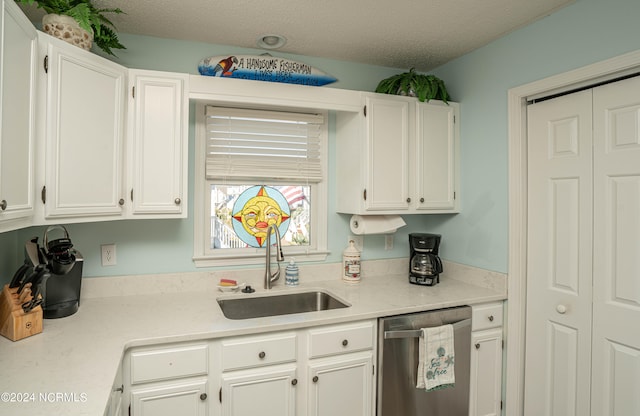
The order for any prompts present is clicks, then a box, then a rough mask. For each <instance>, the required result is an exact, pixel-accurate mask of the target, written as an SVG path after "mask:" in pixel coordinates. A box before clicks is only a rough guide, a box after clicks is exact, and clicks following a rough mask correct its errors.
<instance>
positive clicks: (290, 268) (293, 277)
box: [284, 259, 300, 286]
mask: <svg viewBox="0 0 640 416" xmlns="http://www.w3.org/2000/svg"><path fill="white" fill-rule="evenodd" d="M298 273H299V272H298V266H297V265H296V262H295V260H294V259H291V261H289V264H288V265H287V267H286V268H285V269H284V284H285V285H286V286H298V283H299V282H300V280H299V277H298Z"/></svg>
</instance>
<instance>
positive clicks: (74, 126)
mask: <svg viewBox="0 0 640 416" xmlns="http://www.w3.org/2000/svg"><path fill="white" fill-rule="evenodd" d="M40 44H41V46H40V51H41V54H42V58H43V61H44V63H43V65H44V66H45V67H46V70H45V71H43V72H46V73H44V77H45V81H44V82H45V85H46V90H44V91H43V94H42V95H41V99H42V101H43V102H44V103H45V106H46V107H45V108H46V109H45V112H46V116H45V117H44V134H42V136H43V138H44V149H45V154H44V166H45V175H44V179H43V185H42V186H43V187H44V189H43V188H41V190H42V198H43V202H44V218H45V219H58V218H74V217H76V218H84V219H96V218H103V219H109V218H114V217H121V216H122V215H123V204H124V202H125V201H124V192H123V189H122V188H123V172H124V168H123V157H124V153H123V139H124V115H125V110H124V109H125V99H124V93H125V88H126V77H127V69H126V68H125V67H123V66H121V65H118V64H115V63H113V62H111V61H109V60H107V59H104V58H101V57H99V56H97V55H95V54H92V53H90V52H86V51H84V50H82V49H80V48H78V47H75V46H72V45H69V44H67V43H66V42H63V41H60V40H58V39H54V38H52V37H50V36H48V35H45V34H42V33H40Z"/></svg>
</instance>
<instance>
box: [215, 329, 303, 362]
mask: <svg viewBox="0 0 640 416" xmlns="http://www.w3.org/2000/svg"><path fill="white" fill-rule="evenodd" d="M295 360H296V334H295V333H292V332H288V333H284V334H276V335H272V336H262V337H243V338H231V339H228V340H224V341H223V342H222V370H223V371H228V370H237V369H240V368H247V367H257V366H262V365H270V364H277V363H286V362H291V361H295Z"/></svg>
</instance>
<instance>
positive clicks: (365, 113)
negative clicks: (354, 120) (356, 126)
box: [363, 105, 367, 117]
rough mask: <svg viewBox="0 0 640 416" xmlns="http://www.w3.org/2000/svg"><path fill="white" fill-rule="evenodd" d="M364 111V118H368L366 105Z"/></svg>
mask: <svg viewBox="0 0 640 416" xmlns="http://www.w3.org/2000/svg"><path fill="white" fill-rule="evenodd" d="M363 111H364V116H365V117H366V116H367V106H366V105H365V106H364V109H363Z"/></svg>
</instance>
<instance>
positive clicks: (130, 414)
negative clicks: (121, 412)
mask: <svg viewBox="0 0 640 416" xmlns="http://www.w3.org/2000/svg"><path fill="white" fill-rule="evenodd" d="M129 416H131V405H129Z"/></svg>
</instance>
